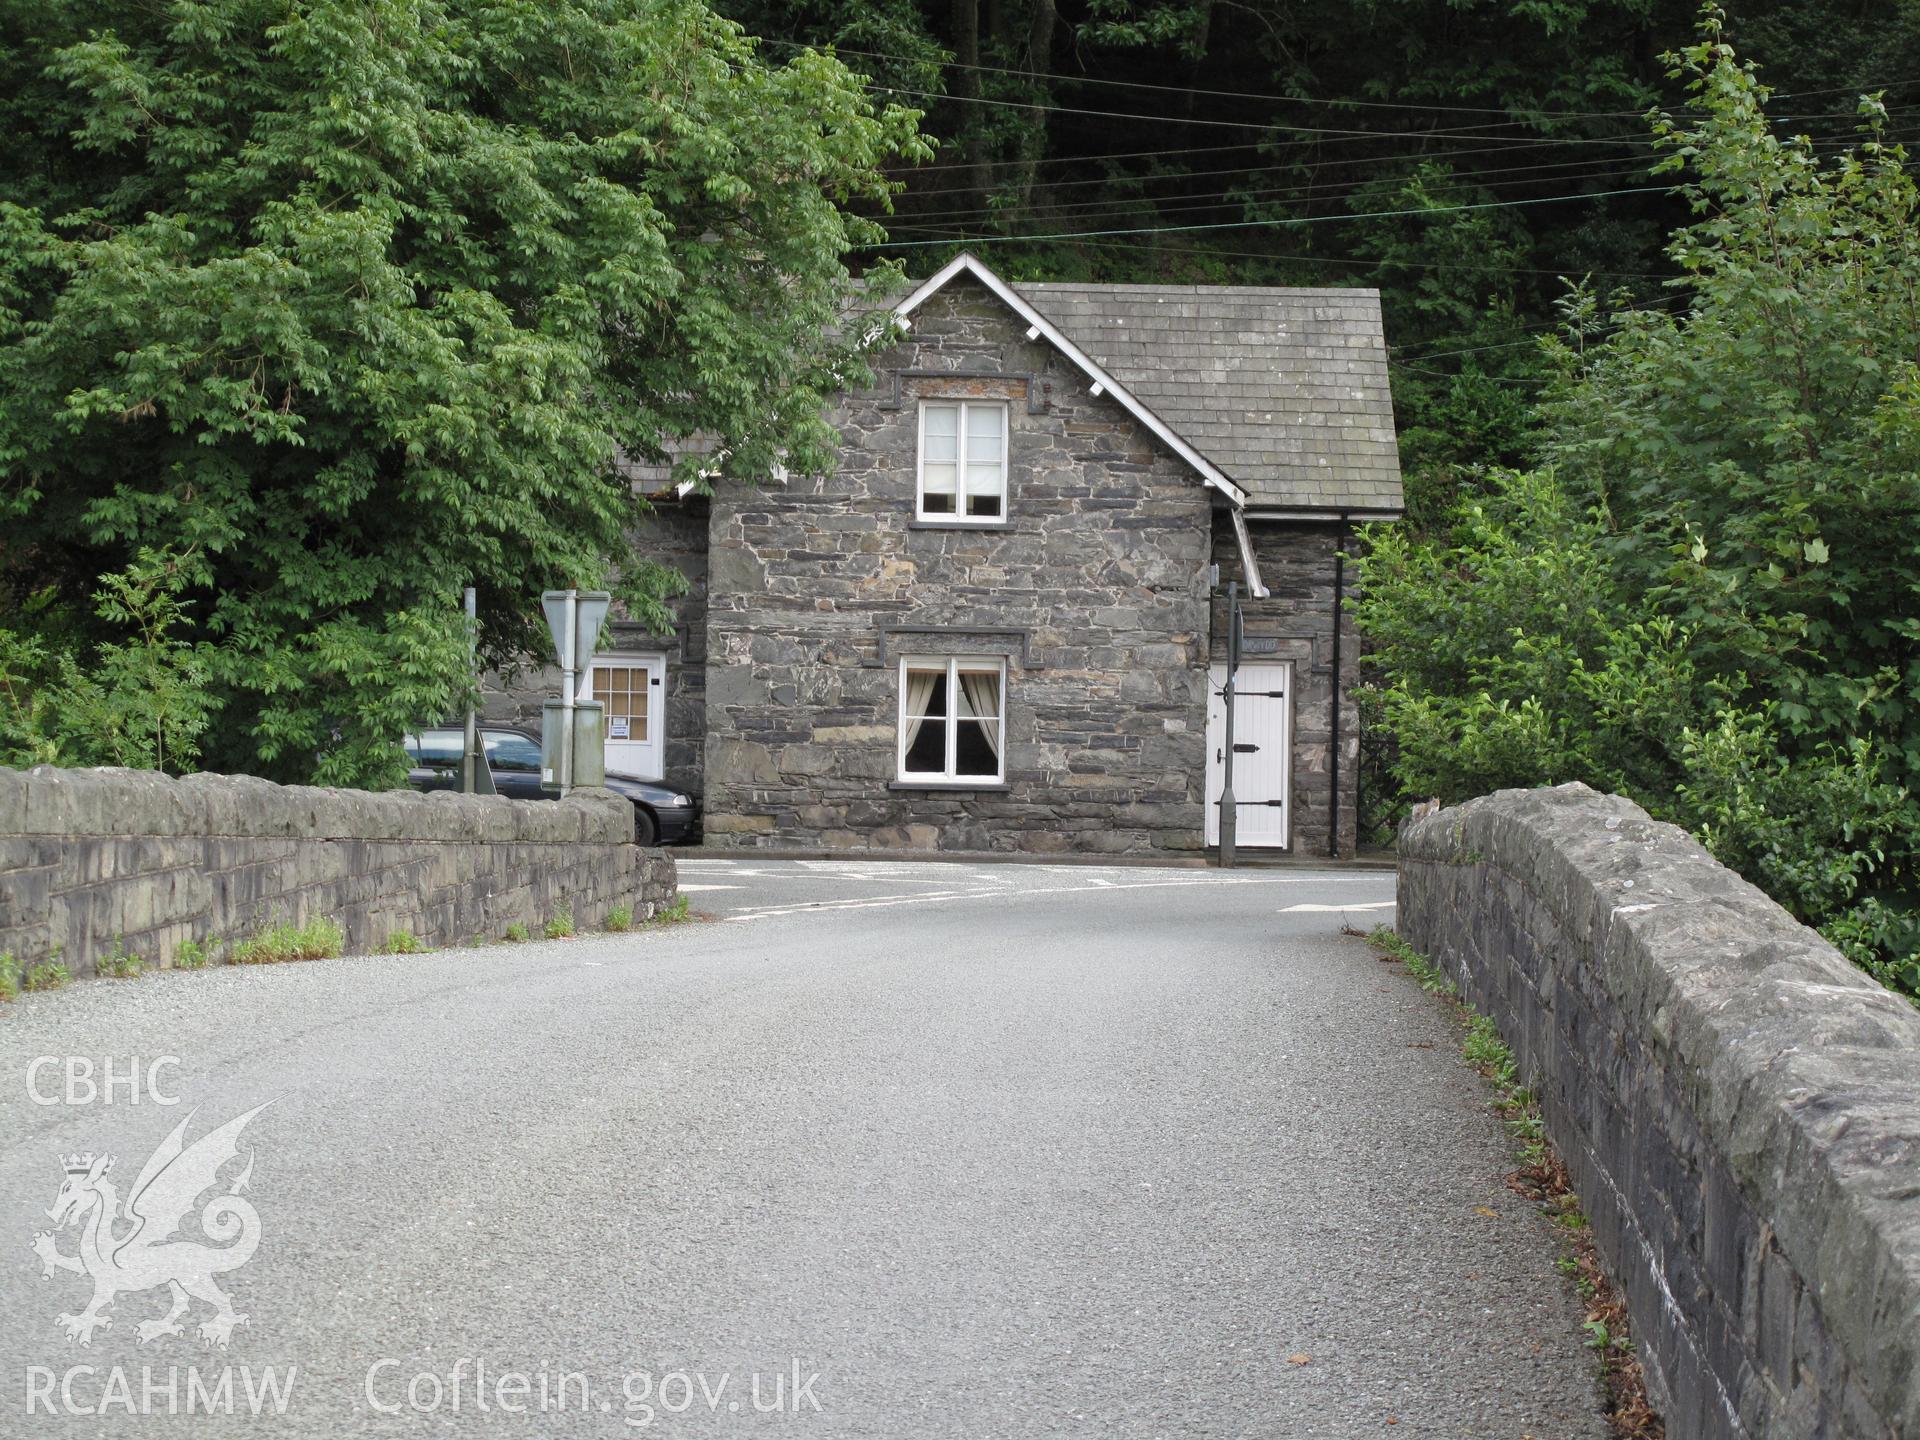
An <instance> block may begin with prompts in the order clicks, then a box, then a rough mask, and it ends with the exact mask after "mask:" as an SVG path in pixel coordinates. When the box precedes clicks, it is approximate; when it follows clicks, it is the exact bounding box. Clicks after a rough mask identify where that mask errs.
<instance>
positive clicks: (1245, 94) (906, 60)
mask: <svg viewBox="0 0 1920 1440" xmlns="http://www.w3.org/2000/svg"><path fill="white" fill-rule="evenodd" d="M757 38H759V39H760V40H761V41H762V42H763V43H765V44H770V45H781V46H785V47H787V48H789V49H794V50H806V49H814V48H818V47H816V46H814V45H811V44H809V43H808V42H805V41H799V40H786V39H779V38H775V37H772V36H761V37H757ZM827 44H828V47H829V48H831V49H832V50H833V52H834V53H835V54H836V55H859V56H862V57H864V58H866V59H870V60H892V61H896V62H898V63H900V64H903V65H934V66H936V67H938V68H939V69H942V70H966V71H971V72H975V73H978V74H983V75H1005V76H1009V77H1011V78H1013V79H1019V80H1051V81H1060V82H1063V83H1067V84H1073V85H1106V86H1110V87H1113V88H1117V89H1123V90H1147V91H1154V92H1157V93H1162V94H1171V95H1204V96H1206V97H1207V98H1209V99H1219V100H1253V101H1258V102H1261V103H1265V104H1272V103H1274V102H1275V101H1285V102H1286V103H1288V104H1292V105H1324V106H1328V107H1332V108H1338V109H1366V110H1406V111H1414V112H1419V113H1431V114H1450V115H1509V116H1511V115H1513V114H1514V113H1515V111H1516V110H1517V111H1520V112H1522V114H1524V115H1531V116H1538V117H1541V118H1545V119H1552V120H1616V119H1638V118H1639V117H1640V116H1643V115H1645V114H1646V113H1647V111H1648V110H1650V109H1652V108H1653V105H1652V104H1651V103H1649V104H1648V105H1644V106H1642V107H1641V108H1639V109H1637V110H1546V109H1540V108H1535V107H1528V106H1515V105H1432V104H1416V103H1412V102H1408V101H1395V100H1354V99H1346V98H1343V99H1337V100H1322V99H1315V98H1313V97H1311V96H1306V95H1273V94H1261V93H1258V92H1255V91H1247V90H1208V89H1203V88H1200V87H1197V86H1186V85H1159V84H1155V83H1153V82H1151V81H1145V80H1108V79H1105V78H1103V77H1100V76H1097V75H1072V74H1067V73H1065V72H1056V71H1045V70H1014V69H1009V68H1007V67H1005V66H1000V65H975V64H963V63H962V62H961V61H958V60H954V59H945V60H932V59H929V58H926V57H916V56H910V55H893V54H888V53H887V52H885V51H881V50H859V49H852V48H849V47H847V46H843V45H835V44H832V43H831V42H827ZM1916 83H1920V77H1910V78H1908V79H1904V80H1889V81H1886V82H1883V83H1880V84H1873V85H1864V86H1854V85H1836V86H1832V87H1830V88H1828V89H1825V90H1797V91H1786V90H1782V91H1777V92H1775V93H1774V95H1773V96H1772V98H1773V99H1776V100H1801V99H1806V98H1808V97H1810V96H1815V95H1840V94H1849V93H1852V94H1869V93H1873V92H1877V91H1882V90H1893V89H1898V88H1899V87H1901V86H1904V85H1912V84H1916ZM936 98H941V99H946V98H958V97H947V96H937V97H936ZM1782 118H1785V119H1791V118H1793V117H1791V116H1787V117H1782ZM1515 123H1526V122H1525V121H1524V120H1516V121H1515Z"/></svg>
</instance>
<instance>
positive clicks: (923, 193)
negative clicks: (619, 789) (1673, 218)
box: [907, 145, 1651, 199]
mask: <svg viewBox="0 0 1920 1440" xmlns="http://www.w3.org/2000/svg"><path fill="white" fill-rule="evenodd" d="M1512 149H1513V147H1511V146H1506V145H1489V146H1485V147H1482V148H1480V149H1474V150H1453V151H1449V152H1448V153H1447V154H1444V155H1423V154H1415V153H1408V154H1404V155H1362V156H1357V157H1355V158H1353V159H1351V160H1343V161H1339V162H1333V161H1317V162H1312V163H1311V164H1309V165H1308V167H1307V168H1309V169H1312V170H1319V169H1324V168H1337V169H1340V170H1352V169H1355V168H1357V167H1359V166H1362V165H1367V166H1371V165H1391V164H1395V163H1401V164H1408V165H1413V164H1432V163H1436V162H1437V163H1442V164H1448V165H1451V164H1452V163H1453V162H1454V161H1455V160H1460V159H1464V158H1466V157H1467V156H1470V155H1501V154H1508V153H1511V151H1512ZM1169 153H1174V154H1177V153H1179V152H1177V151H1175V152H1169ZM1526 153H1527V154H1538V153H1539V152H1538V151H1537V150H1532V149H1528V150H1527V151H1526ZM1596 158H1598V157H1594V156H1584V157H1582V158H1580V159H1576V160H1559V161H1553V162H1545V161H1543V162H1541V163H1540V164H1539V165H1537V166H1533V165H1529V166H1520V167H1512V168H1519V169H1553V168H1556V167H1559V166H1571V165H1591V164H1593V163H1595V159H1596ZM970 163H971V162H970ZM1049 163H1051V162H1049ZM1294 163H1295V162H1281V163H1278V164H1272V165H1229V166H1225V167H1222V168H1218V169H1212V170H1161V171H1156V172H1153V173H1149V174H1141V175H1135V174H1121V175H1090V176H1086V177H1084V178H1082V179H1078V180H1048V181H1046V182H1045V185H1046V188H1047V189H1049V190H1063V189H1066V188H1067V187H1068V186H1074V187H1078V186H1081V185H1124V184H1148V183H1159V182H1161V181H1182V180H1202V179H1207V178H1209V177H1212V176H1216V175H1253V174H1257V173H1261V172H1265V171H1273V172H1279V171H1282V170H1286V169H1290V168H1292V167H1293V165H1294ZM1649 163H1651V162H1649ZM1453 173H1454V174H1455V175H1456V176H1460V175H1469V174H1474V175H1481V174H1496V173H1499V172H1497V171H1490V170H1475V171H1454V172H1453ZM1001 188H1003V186H1002V185H998V184H994V183H992V182H989V183H987V184H984V185H940V186H935V187H933V188H930V189H926V190H909V191H908V192H907V193H908V194H909V195H911V196H915V197H918V198H921V199H927V198H931V197H933V196H938V195H977V194H981V193H991V192H992V191H995V190H999V189H1001Z"/></svg>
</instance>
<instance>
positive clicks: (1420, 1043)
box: [1407, 1040, 1433, 1050]
mask: <svg viewBox="0 0 1920 1440" xmlns="http://www.w3.org/2000/svg"><path fill="white" fill-rule="evenodd" d="M1432 1048H1433V1042H1432V1041H1431V1040H1409V1041H1407V1049H1409V1050H1431V1049H1432Z"/></svg>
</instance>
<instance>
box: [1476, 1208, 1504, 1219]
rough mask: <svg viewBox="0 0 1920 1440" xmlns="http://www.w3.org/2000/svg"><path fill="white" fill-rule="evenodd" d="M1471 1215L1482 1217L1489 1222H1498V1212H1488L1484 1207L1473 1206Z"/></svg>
mask: <svg viewBox="0 0 1920 1440" xmlns="http://www.w3.org/2000/svg"><path fill="white" fill-rule="evenodd" d="M1473 1213H1474V1214H1476V1215H1484V1216H1486V1217H1487V1219H1489V1220H1498V1219H1499V1218H1500V1212H1499V1211H1498V1210H1490V1209H1488V1208H1487V1207H1486V1206H1485V1205H1476V1206H1474V1207H1473Z"/></svg>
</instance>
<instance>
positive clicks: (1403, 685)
mask: <svg viewBox="0 0 1920 1440" xmlns="http://www.w3.org/2000/svg"><path fill="white" fill-rule="evenodd" d="M1676 59H1677V67H1676V68H1677V73H1678V74H1679V75H1681V76H1682V77H1684V78H1685V79H1686V81H1687V82H1688V85H1689V88H1690V90H1691V91H1692V94H1693V107H1692V110H1691V112H1690V113H1689V114H1688V115H1687V116H1686V117H1684V118H1682V119H1677V120H1676V119H1669V118H1666V117H1662V118H1660V119H1659V120H1658V122H1657V126H1656V133H1657V136H1658V138H1659V141H1660V143H1661V145H1662V147H1663V148H1664V149H1665V150H1666V151H1667V152H1668V154H1669V155H1670V156H1671V157H1672V166H1671V168H1673V169H1675V170H1676V171H1680V172H1681V173H1683V174H1684V175H1685V176H1686V177H1687V183H1686V187H1685V191H1684V193H1685V194H1686V196H1687V197H1688V198H1689V200H1690V201H1691V203H1692V204H1693V206H1694V209H1695V211H1696V213H1697V219H1696V220H1695V223H1693V224H1691V225H1689V226H1687V227H1685V228H1684V229H1682V230H1681V231H1680V232H1679V233H1678V234H1677V235H1676V236H1675V237H1674V239H1673V242H1672V246H1671V253H1672V256H1673V259H1674V262H1675V263H1676V265H1677V266H1678V267H1679V269H1680V271H1681V275H1682V278H1681V279H1680V280H1679V281H1678V282H1676V284H1677V288H1678V289H1679V291H1680V292H1681V293H1682V294H1683V295H1684V296H1685V298H1686V300H1687V304H1688V308H1687V310H1686V311H1685V312H1684V313H1682V314H1678V315H1675V314H1667V313H1657V312H1646V311H1640V312H1634V313H1630V314H1615V315H1613V316H1612V317H1610V319H1609V320H1608V322H1607V323H1606V324H1604V325H1603V326H1600V327H1599V329H1600V331H1601V332H1602V333H1601V334H1600V335H1599V337H1598V338H1597V339H1594V338H1590V336H1589V335H1588V333H1587V332H1588V330H1589V328H1591V327H1590V320H1591V317H1592V316H1593V315H1594V314H1595V309H1594V307H1593V305H1592V304H1591V303H1590V302H1588V301H1585V300H1577V301H1576V302H1575V304H1574V305H1573V306H1572V307H1571V308H1572V310H1573V312H1574V315H1575V318H1576V320H1577V321H1579V322H1580V323H1579V324H1576V326H1575V328H1574V332H1573V334H1572V335H1571V337H1570V338H1569V339H1568V340H1566V341H1562V342H1555V343H1553V344H1552V345H1550V346H1549V347H1548V348H1549V353H1550V359H1551V360H1552V362H1553V363H1554V365H1555V366H1556V368H1557V369H1558V371H1559V373H1560V377H1561V378H1560V381H1559V385H1558V389H1557V392H1556V396H1555V398H1554V400H1553V402H1552V403H1551V404H1550V405H1549V407H1548V408H1547V411H1546V415H1547V430H1546V436H1545V445H1544V452H1545V454H1546V456H1547V457H1548V459H1549V460H1550V461H1551V462H1552V468H1548V469H1542V470H1539V471H1536V472H1532V473H1520V474H1499V475H1495V476H1493V477H1491V478H1490V479H1489V480H1488V482H1487V484H1486V492H1485V493H1484V494H1472V495H1468V496H1466V497H1464V498H1462V499H1460V500H1458V501H1457V502H1456V503H1455V504H1454V506H1453V507H1452V509H1451V510H1450V511H1449V512H1448V513H1447V514H1446V515H1445V516H1444V518H1443V519H1442V520H1441V521H1440V522H1439V523H1437V524H1435V525H1433V526H1432V527H1430V528H1428V529H1425V530H1421V529H1415V528H1403V527H1375V529H1374V531H1373V533H1372V534H1370V535H1369V537H1368V539H1369V543H1370V546H1371V549H1370V552H1369V553H1368V554H1367V555H1366V556H1365V558H1364V559H1363V560H1362V568H1363V576H1364V591H1363V594H1364V599H1363V600H1362V601H1361V603H1360V606H1359V616H1360V623H1361V625H1362V628H1363V630H1364V631H1365V632H1366V633H1367V635H1368V636H1369V637H1370V639H1371V640H1372V642H1373V644H1374V646H1375V647H1376V648H1375V651H1374V654H1373V657H1372V663H1373V665H1374V667H1375V671H1376V674H1377V676H1378V679H1379V685H1378V689H1377V692H1376V695H1375V703H1376V705H1377V707H1378V711H1379V713H1380V714H1381V716H1382V717H1383V719H1384V722H1385V724H1386V726H1387V728H1388V729H1389V730H1390V732H1391V733H1392V735H1393V737H1394V739H1395V741H1396V743H1397V747H1398V754H1397V762H1396V771H1397V775H1398V778H1399V779H1400V780H1401V781H1402V782H1403V784H1404V785H1405V786H1406V787H1407V790H1408V791H1409V792H1410V793H1412V794H1416V795H1424V794H1434V795H1438V796H1440V797H1441V798H1443V799H1448V800H1453V799H1459V798H1464V797H1465V796H1467V795H1470V794H1476V793H1481V792H1484V791H1486V790H1490V789H1495V788H1499V787H1501V786H1509V785H1536V784H1552V783H1556V782H1559V781H1564V780H1572V779H1579V780H1585V781H1587V782H1588V783H1590V784H1592V785H1594V786H1596V787H1597V788H1602V789H1609V790H1615V791H1619V792H1621V793H1625V794H1628V795H1631V796H1633V797H1634V798H1636V799H1638V800H1639V801H1641V802H1642V803H1643V804H1645V805H1646V806H1647V808H1648V809H1649V810H1650V811H1652V812H1653V813H1654V814H1655V815H1657V816H1660V817H1662V818H1665V819H1670V820H1673V821H1675V822H1677V823H1680V824H1683V825H1686V826H1687V827H1689V828H1690V829H1692V830H1694V831H1695V832H1696V833H1697V834H1699V835H1700V837H1701V838H1702V839H1703V840H1704V841H1705V842H1706V843H1707V845H1708V846H1709V847H1710V848H1711V849H1712V850H1713V851H1714V853H1715V854H1716V855H1718V856H1719V857H1720V858H1721V859H1722V860H1724V861H1725V862H1726V863H1728V864H1729V865H1731V866H1733V867H1735V868H1736V869H1738V870H1740V871H1741V872H1742V873H1743V874H1745V875H1747V876H1748V877H1749V878H1751V879H1752V880H1754V881H1755V882H1756V883H1758V884H1760V885H1761V886H1762V887H1763V888H1765V889H1767V890H1768V891H1769V892H1770V893H1771V894H1773V895H1774V896H1775V897H1776V898H1778V899H1779V900H1780V901H1781V902H1782V903H1783V904H1785V905H1786V906H1787V907H1788V908H1789V909H1791V910H1792V911H1793V912H1794V913H1795V914H1796V915H1798V916H1800V917H1801V918H1802V919H1804V920H1806V921H1808V922H1809V923H1812V924H1816V925H1818V926H1820V927H1821V928H1823V929H1824V930H1825V932H1826V933H1827V934H1828V935H1829V936H1830V937H1831V938H1832V939H1834V940H1835V941H1836V942H1837V943H1839V944H1841V945H1842V946H1844V947H1845V948H1846V949H1847V950H1848V952H1849V953H1850V954H1852V955H1853V956H1854V957H1855V958H1856V959H1858V960H1860V961H1861V962H1862V963H1863V964H1865V965H1867V967H1868V968H1869V969H1871V970H1872V971H1873V972H1874V973H1875V974H1877V975H1879V976H1880V977H1881V978H1882V979H1884V980H1886V981H1887V982H1888V983H1890V984H1894V985H1897V986H1900V987H1901V988H1904V989H1906V990H1907V991H1908V992H1909V993H1914V994H1920V802H1916V798H1915V797H1916V794H1920V743H1917V739H1920V731H1917V730H1916V726H1920V718H1916V717H1917V715H1920V620H1917V619H1916V617H1920V365H1917V363H1916V361H1917V360H1920V238H1916V230H1915V225H1914V218H1915V210H1916V206H1917V205H1920V192H1917V191H1916V187H1915V184H1914V180H1913V177H1912V175H1911V174H1910V173H1909V171H1908V170H1907V168H1906V166H1905V163H1904V155H1903V154H1902V153H1901V152H1900V151H1899V150H1898V148H1897V147H1889V146H1888V145H1886V144H1885V142H1884V141H1883V140H1882V139H1881V138H1880V137H1881V133H1882V132H1881V127H1882V125H1883V123H1884V110H1883V108H1882V106H1881V105H1880V103H1879V102H1878V101H1875V100H1869V101H1868V102H1866V103H1865V105H1864V106H1863V124H1864V131H1865V133H1864V138H1863V139H1862V141H1861V143H1860V144H1859V145H1858V146H1857V147H1856V148H1853V149H1850V150H1848V151H1846V152H1843V153H1841V154H1839V155H1836V156H1831V157H1824V158H1822V157H1819V156H1816V155H1815V154H1814V153H1813V152H1812V150H1811V149H1810V147H1809V146H1808V145H1806V144H1805V143H1804V142H1797V141H1781V140H1780V139H1778V138H1776V137H1775V136H1774V134H1773V133H1772V131H1771V128H1770V127H1769V125H1768V124H1767V121H1766V118H1765V114H1764V109H1763V107H1764V105H1765V103H1766V101H1767V91H1766V88H1765V87H1764V86H1762V85H1761V84H1760V83H1759V81H1758V79H1757V77H1756V75H1755V72H1754V71H1753V69H1752V68H1751V67H1749V66H1746V65H1743V64H1741V63H1740V62H1739V61H1738V60H1737V59H1736V57H1735V56H1734V54H1733V52H1732V50H1731V48H1730V47H1729V46H1728V45H1727V43H1726V41H1725V38H1724V34H1723V33H1722V31H1721V29H1720V25H1719V22H1718V19H1717V17H1715V16H1713V15H1712V13H1711V12H1710V13H1709V21H1708V24H1707V27H1706V33H1705V36H1704V38H1703V39H1702V41H1701V43H1699V44H1697V45H1695V46H1692V47H1690V48H1688V49H1687V50H1686V51H1684V52H1683V53H1681V54H1680V55H1679V56H1677V57H1676Z"/></svg>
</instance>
